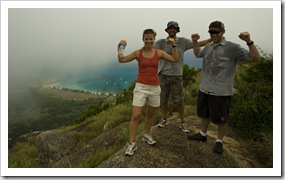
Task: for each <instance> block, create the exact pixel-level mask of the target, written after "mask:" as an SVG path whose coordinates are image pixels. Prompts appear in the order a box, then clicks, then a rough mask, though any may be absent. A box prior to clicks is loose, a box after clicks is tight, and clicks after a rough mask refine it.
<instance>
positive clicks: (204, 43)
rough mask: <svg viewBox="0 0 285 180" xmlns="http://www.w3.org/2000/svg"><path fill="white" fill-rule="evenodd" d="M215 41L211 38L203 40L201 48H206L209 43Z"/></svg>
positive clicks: (200, 42)
mask: <svg viewBox="0 0 285 180" xmlns="http://www.w3.org/2000/svg"><path fill="white" fill-rule="evenodd" d="M212 41H213V40H212V39H211V38H209V39H206V40H203V41H199V42H198V44H199V47H202V46H205V45H206V44H208V43H209V42H212Z"/></svg>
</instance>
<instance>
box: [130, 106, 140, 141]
mask: <svg viewBox="0 0 285 180" xmlns="http://www.w3.org/2000/svg"><path fill="white" fill-rule="evenodd" d="M142 110H143V107H137V106H133V115H132V119H131V122H130V142H134V141H135V137H136V133H137V131H138V127H139V123H140V118H141V115H142Z"/></svg>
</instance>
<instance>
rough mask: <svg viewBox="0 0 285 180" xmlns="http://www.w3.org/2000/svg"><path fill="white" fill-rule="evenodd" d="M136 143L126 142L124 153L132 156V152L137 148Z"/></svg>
mask: <svg viewBox="0 0 285 180" xmlns="http://www.w3.org/2000/svg"><path fill="white" fill-rule="evenodd" d="M137 148H138V147H137V144H136V143H135V142H132V143H131V142H130V143H128V144H127V149H126V151H125V155H129V156H132V155H133V154H134V152H135V151H136V150H137Z"/></svg>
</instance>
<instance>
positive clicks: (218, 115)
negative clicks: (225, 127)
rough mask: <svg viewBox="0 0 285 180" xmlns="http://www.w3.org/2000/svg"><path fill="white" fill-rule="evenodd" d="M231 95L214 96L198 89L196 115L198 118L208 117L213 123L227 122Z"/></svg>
mask: <svg viewBox="0 0 285 180" xmlns="http://www.w3.org/2000/svg"><path fill="white" fill-rule="evenodd" d="M231 98H232V96H214V95H210V94H207V93H204V92H201V91H199V93H198V102H197V115H198V117H200V118H209V119H211V121H212V123H214V124H225V123H227V122H228V118H229V111H230V103H231Z"/></svg>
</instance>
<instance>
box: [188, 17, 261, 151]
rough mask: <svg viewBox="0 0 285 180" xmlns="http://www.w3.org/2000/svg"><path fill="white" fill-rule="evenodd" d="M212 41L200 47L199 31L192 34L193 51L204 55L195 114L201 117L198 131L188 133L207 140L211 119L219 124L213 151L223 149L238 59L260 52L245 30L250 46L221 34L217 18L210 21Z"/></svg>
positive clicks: (255, 56) (256, 58) (251, 57)
mask: <svg viewBox="0 0 285 180" xmlns="http://www.w3.org/2000/svg"><path fill="white" fill-rule="evenodd" d="M208 32H209V34H210V36H211V39H212V40H213V42H212V43H209V44H207V45H206V46H205V47H204V48H203V50H200V47H199V45H198V43H197V40H198V39H199V38H200V37H199V35H198V34H193V35H192V41H193V43H194V47H193V50H194V54H195V56H196V57H198V58H201V57H203V65H202V74H201V80H200V85H199V93H198V101H197V115H198V116H199V117H200V118H201V119H202V127H201V131H200V132H199V133H197V134H194V135H188V139H190V140H197V141H203V142H206V141H207V136H206V133H207V129H208V126H209V124H210V122H212V123H214V124H217V125H218V137H217V140H216V142H215V146H214V151H215V152H216V153H218V154H222V153H223V141H222V140H223V137H224V136H225V134H226V130H227V125H228V116H229V108H230V102H231V97H232V96H233V94H234V77H235V71H236V65H237V63H238V61H259V60H260V55H259V52H258V50H257V49H256V47H255V45H254V42H253V41H252V40H251V39H250V34H249V33H248V32H242V33H240V35H239V37H240V39H241V40H243V41H245V42H246V44H247V45H248V48H249V50H246V49H244V48H243V47H241V45H239V44H236V43H233V42H230V41H227V40H226V39H225V38H224V33H225V26H224V24H223V23H222V22H220V21H214V22H212V23H211V24H210V25H209V31H208Z"/></svg>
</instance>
